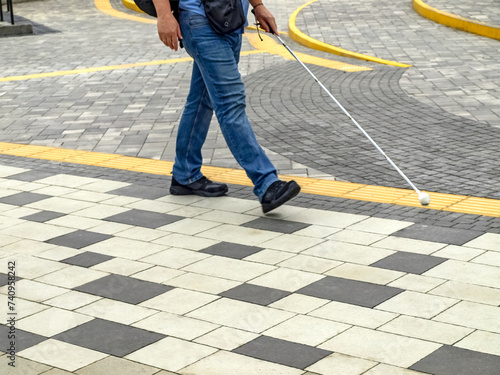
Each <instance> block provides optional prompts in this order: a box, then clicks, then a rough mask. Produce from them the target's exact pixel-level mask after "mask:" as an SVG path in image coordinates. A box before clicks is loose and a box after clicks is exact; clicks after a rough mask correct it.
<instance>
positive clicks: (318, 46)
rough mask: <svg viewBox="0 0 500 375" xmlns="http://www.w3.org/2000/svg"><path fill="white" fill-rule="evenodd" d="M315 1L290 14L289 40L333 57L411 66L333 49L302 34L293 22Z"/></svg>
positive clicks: (404, 66)
mask: <svg viewBox="0 0 500 375" xmlns="http://www.w3.org/2000/svg"><path fill="white" fill-rule="evenodd" d="M316 1H318V0H311V1H309V2H308V3H306V4H304V5H302V6H301V7H299V8H298V9H297V10H295V12H293V13H292V15H291V17H290V20H289V22H288V30H289V35H290V38H292V39H293V40H295V41H296V42H298V43H300V44H302V45H304V46H306V47H309V48H312V49H315V50H318V51H324V52H328V53H332V54H334V55H339V56H345V57H351V58H354V59H358V60H366V61H371V62H375V63H378V64H385V65H392V66H397V67H400V68H409V67H411V65H408V64H403V63H399V62H397V61H391V60H385V59H380V58H378V57H373V56H369V55H364V54H361V53H357V52H352V51H348V50H346V49H343V48H340V47H335V46H332V45H331V44H327V43H323V42H320V41H319V40H316V39H314V38H311V37H310V36H309V35H306V34H304V33H303V32H302V31H300V30H299V29H298V28H297V26H296V25H295V20H296V18H297V15H298V14H299V13H300V11H301V10H302V9H304V8H305V7H307V6H309V5H311V4H312V3H314V2H316Z"/></svg>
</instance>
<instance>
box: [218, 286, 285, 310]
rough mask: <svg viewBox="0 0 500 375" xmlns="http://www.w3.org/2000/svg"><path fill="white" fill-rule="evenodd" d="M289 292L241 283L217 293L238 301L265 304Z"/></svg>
mask: <svg viewBox="0 0 500 375" xmlns="http://www.w3.org/2000/svg"><path fill="white" fill-rule="evenodd" d="M290 294H291V293H289V292H286V291H284V290H280V289H274V288H267V287H263V286H259V285H253V284H241V285H238V286H237V287H234V288H232V289H229V290H226V291H225V292H222V293H220V294H219V295H220V296H222V297H227V298H232V299H237V300H239V301H245V302H250V303H255V304H257V305H263V306H267V305H269V304H271V303H273V302H276V301H278V300H280V299H282V298H284V297H286V296H288V295H290Z"/></svg>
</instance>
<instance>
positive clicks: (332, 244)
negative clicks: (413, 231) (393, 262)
mask: <svg viewBox="0 0 500 375" xmlns="http://www.w3.org/2000/svg"><path fill="white" fill-rule="evenodd" d="M303 254H306V255H313V256H316V257H320V258H327V259H333V260H337V261H341V262H349V263H355V264H364V265H369V264H372V263H375V262H376V261H378V260H380V259H383V258H385V257H388V256H389V255H392V254H394V251H392V250H387V249H378V248H374V247H369V246H363V245H356V244H351V243H347V242H337V241H326V242H323V243H321V244H319V245H317V246H314V247H312V248H310V249H308V250H305V251H304V252H303Z"/></svg>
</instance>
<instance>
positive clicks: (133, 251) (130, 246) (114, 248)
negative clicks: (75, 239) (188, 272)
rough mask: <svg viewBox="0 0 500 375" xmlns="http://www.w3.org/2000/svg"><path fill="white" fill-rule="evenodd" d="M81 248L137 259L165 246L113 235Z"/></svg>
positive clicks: (163, 248)
mask: <svg viewBox="0 0 500 375" xmlns="http://www.w3.org/2000/svg"><path fill="white" fill-rule="evenodd" d="M82 250H85V251H92V252H94V253H99V254H104V255H110V256H113V257H118V258H125V259H131V260H138V259H140V258H144V257H146V256H148V255H151V254H155V253H159V252H160V251H162V250H165V246H162V245H156V244H153V243H151V242H144V241H136V240H131V239H129V238H120V237H113V238H110V239H107V240H104V241H101V242H98V243H96V244H93V245H90V246H87V247H84V248H83V249H82Z"/></svg>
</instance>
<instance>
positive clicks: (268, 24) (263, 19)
mask: <svg viewBox="0 0 500 375" xmlns="http://www.w3.org/2000/svg"><path fill="white" fill-rule="evenodd" d="M253 12H254V14H255V18H256V19H257V22H258V23H259V24H260V27H261V28H262V29H263V30H264V31H265V32H266V33H270V32H273V33H274V34H276V35H280V34H279V33H278V26H276V20H275V19H274V16H273V15H272V14H271V12H270V11H269V10H268V9H267V8H266V7H265V6H264V5H259V6H257V7H255V8H254V9H253Z"/></svg>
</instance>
